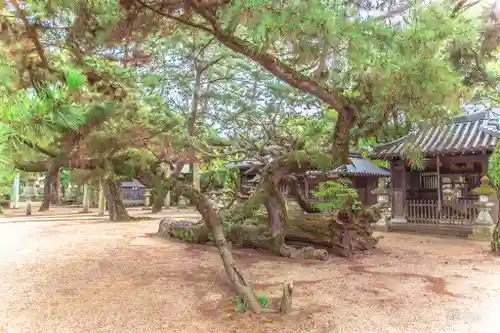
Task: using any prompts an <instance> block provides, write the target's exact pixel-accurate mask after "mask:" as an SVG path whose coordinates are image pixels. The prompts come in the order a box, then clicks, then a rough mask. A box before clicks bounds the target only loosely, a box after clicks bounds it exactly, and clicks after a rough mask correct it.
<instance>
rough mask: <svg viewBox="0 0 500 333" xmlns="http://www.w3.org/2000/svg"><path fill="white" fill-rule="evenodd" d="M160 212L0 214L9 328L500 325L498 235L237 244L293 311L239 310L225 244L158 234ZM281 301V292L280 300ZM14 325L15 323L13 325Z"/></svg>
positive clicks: (258, 276) (435, 328)
mask: <svg viewBox="0 0 500 333" xmlns="http://www.w3.org/2000/svg"><path fill="white" fill-rule="evenodd" d="M157 225H158V224H157V221H148V222H134V223H115V224H113V223H103V222H99V223H98V222H96V221H66V222H61V221H58V222H25V223H2V224H0V281H1V284H0V295H1V297H0V332H8V333H28V332H47V333H48V332H50V333H59V332H65V333H69V332H70V333H78V332H82V333H83V332H85V333H90V332H91V333H97V332H116V333H129V332H130V333H139V332H168V333H174V332H187V333H192V332H193V333H194V332H200V333H201V332H204V333H205V332H214V333H225V332H228V333H232V332H238V333H247V332H252V333H264V332H276V333H278V332H279V333H287V332H294V333H303V332H304V333H317V332H325V333H326V332H328V333H330V332H337V333H340V332H356V333H358V332H359V333H370V332H377V333H383V332H397V333H412V332H425V333H433V332H436V333H437V332H439V333H448V332H464V333H465V332H467V333H473V332H481V333H489V332H492V333H493V332H498V327H500V315H499V313H500V279H499V278H498V274H499V272H500V259H498V258H495V257H492V256H490V254H489V253H487V252H486V250H487V244H486V243H478V242H472V241H467V240H462V239H455V238H438V237H430V236H417V235H408V234H397V233H391V234H387V235H386V238H385V239H384V240H382V241H381V244H380V247H379V249H377V250H376V251H373V253H371V254H368V255H360V256H359V257H357V258H355V259H354V260H351V261H348V260H345V259H340V258H334V259H332V260H330V261H328V262H315V261H293V260H286V259H281V258H276V257H274V256H270V255H267V254H264V253H261V252H257V251H250V250H248V251H247V250H237V251H235V255H236V258H237V260H238V265H239V266H240V267H241V268H242V269H243V270H244V272H245V274H246V276H247V277H248V278H250V279H251V281H252V282H253V283H256V286H257V288H259V289H265V290H266V291H267V292H268V293H269V294H270V295H271V297H277V296H278V295H279V292H280V288H281V283H282V282H283V281H284V280H285V279H286V278H287V277H289V276H291V275H293V276H294V278H295V280H296V282H295V294H294V305H293V309H294V310H293V313H292V314H291V315H290V316H288V317H282V316H279V315H276V314H264V315H259V316H255V315H250V314H239V313H237V312H236V311H235V303H234V294H233V293H232V292H231V290H230V288H229V285H228V283H227V279H226V277H225V274H224V270H223V267H222V265H221V263H220V258H219V257H218V254H217V252H216V251H215V249H214V248H212V247H209V246H191V245H186V244H182V243H178V242H174V241H170V240H163V239H158V238H155V237H151V236H150V234H149V233H152V232H155V231H156V230H157ZM273 302H274V305H275V306H277V304H276V303H277V301H276V300H273ZM2 330H3V331H2Z"/></svg>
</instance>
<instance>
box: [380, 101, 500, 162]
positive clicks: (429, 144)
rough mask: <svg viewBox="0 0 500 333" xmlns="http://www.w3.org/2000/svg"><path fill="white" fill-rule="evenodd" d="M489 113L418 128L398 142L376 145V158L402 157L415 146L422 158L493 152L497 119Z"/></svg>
mask: <svg viewBox="0 0 500 333" xmlns="http://www.w3.org/2000/svg"><path fill="white" fill-rule="evenodd" d="M490 114H491V113H489V112H488V111H481V112H476V113H473V114H470V115H467V116H460V117H456V118H452V119H451V120H450V121H449V122H447V123H446V124H443V125H440V126H435V127H431V128H426V129H419V130H416V131H414V132H413V133H411V134H409V135H407V136H404V137H402V138H400V139H398V140H395V141H392V142H388V143H384V144H380V145H376V146H375V155H376V156H377V157H378V158H391V157H402V156H403V155H404V151H405V148H406V147H407V146H408V147H410V146H411V147H415V148H417V149H419V150H420V151H421V152H422V153H424V154H425V155H435V154H452V153H473V152H481V151H492V150H493V149H495V146H496V144H497V142H498V137H500V128H499V127H498V121H497V119H496V118H495V117H494V116H493V115H491V116H490Z"/></svg>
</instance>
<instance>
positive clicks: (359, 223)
mask: <svg viewBox="0 0 500 333" xmlns="http://www.w3.org/2000/svg"><path fill="white" fill-rule="evenodd" d="M378 218H379V214H378V211H377V210H372V209H365V210H363V211H362V212H361V213H358V214H357V215H355V217H354V221H353V222H352V223H343V222H341V221H338V220H337V219H335V218H334V216H333V215H331V214H326V213H325V214H293V215H291V216H289V219H288V224H287V225H286V226H285V230H284V234H285V237H284V240H285V241H287V242H288V243H289V244H286V243H285V242H284V241H283V240H282V239H283V237H277V236H276V235H273V234H272V233H271V232H270V231H269V227H268V223H267V222H268V221H267V217H266V216H260V217H257V218H256V219H254V220H247V222H245V223H241V224H236V225H233V226H232V227H231V228H227V229H226V231H225V234H226V238H227V239H228V240H229V241H230V242H231V243H232V244H233V245H234V246H237V247H247V248H257V249H262V250H265V251H268V252H271V253H275V254H277V255H279V256H282V257H288V258H294V259H302V258H303V259H319V260H327V259H328V255H329V252H331V253H334V254H335V255H338V256H342V257H346V258H349V257H351V256H353V254H354V253H355V252H356V251H359V250H361V251H365V250H370V249H373V248H374V247H375V246H376V245H377V243H378V241H379V239H380V238H381V237H378V238H376V237H374V236H373V235H372V232H373V230H372V229H373V228H372V227H371V225H372V224H373V223H374V222H375V221H377V219H378ZM158 234H159V235H160V236H168V237H173V238H178V239H181V240H184V241H187V242H191V243H206V242H208V241H210V240H211V239H210V232H209V230H208V228H207V227H206V225H205V224H204V223H203V222H192V221H185V220H183V221H175V220H169V219H163V220H162V221H161V222H160V228H159V230H158ZM290 243H293V244H295V243H298V244H301V245H303V246H302V247H300V248H299V247H297V246H291V245H290ZM314 246H318V247H321V248H323V249H317V248H315V247H314ZM325 248H326V249H327V250H325Z"/></svg>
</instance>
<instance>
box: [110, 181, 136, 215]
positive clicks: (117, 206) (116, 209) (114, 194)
mask: <svg viewBox="0 0 500 333" xmlns="http://www.w3.org/2000/svg"><path fill="white" fill-rule="evenodd" d="M104 185H105V187H106V192H107V193H108V198H109V200H108V210H109V219H110V220H111V221H130V220H131V219H132V218H131V217H130V215H129V214H128V212H127V209H126V208H125V204H124V203H123V200H122V198H121V196H120V186H119V182H117V181H114V180H112V179H106V180H105V181H104Z"/></svg>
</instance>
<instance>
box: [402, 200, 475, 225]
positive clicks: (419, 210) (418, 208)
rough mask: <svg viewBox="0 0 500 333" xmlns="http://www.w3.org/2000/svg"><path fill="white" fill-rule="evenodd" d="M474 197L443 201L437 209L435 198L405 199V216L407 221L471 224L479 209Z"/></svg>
mask: <svg viewBox="0 0 500 333" xmlns="http://www.w3.org/2000/svg"><path fill="white" fill-rule="evenodd" d="M475 201H476V200H475V199H471V198H459V199H456V200H454V201H443V202H442V204H441V209H440V210H439V209H438V201H437V200H424V199H408V200H406V216H407V221H408V223H419V224H446V225H473V224H474V221H475V220H476V218H477V214H478V213H479V212H478V211H479V209H478V208H477V207H476V206H475V205H474V202H475Z"/></svg>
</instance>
